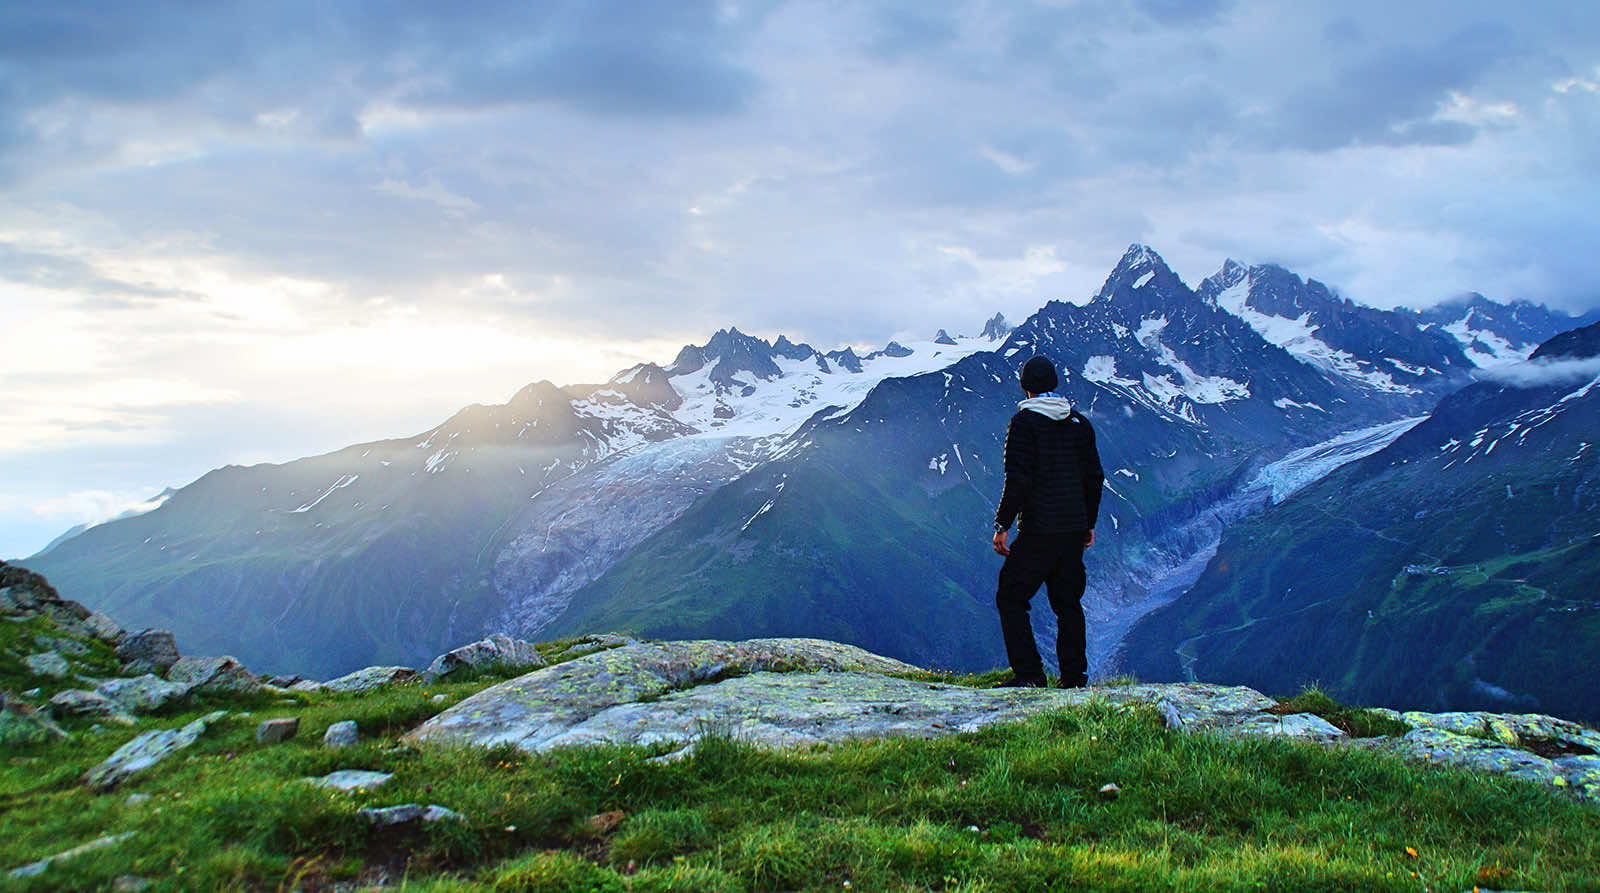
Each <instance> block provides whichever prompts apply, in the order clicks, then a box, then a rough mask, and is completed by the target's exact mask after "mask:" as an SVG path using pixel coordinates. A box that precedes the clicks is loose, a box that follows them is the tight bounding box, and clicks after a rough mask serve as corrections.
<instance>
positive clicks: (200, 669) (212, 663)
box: [167, 655, 261, 694]
mask: <svg viewBox="0 0 1600 893" xmlns="http://www.w3.org/2000/svg"><path fill="white" fill-rule="evenodd" d="M167 678H168V679H171V680H172V681H174V682H182V683H185V684H187V685H190V686H193V687H194V689H195V690H196V691H223V692H234V693H237V694H253V693H255V692H258V691H260V690H261V680H260V679H259V678H258V677H257V676H256V674H254V673H252V672H250V671H249V670H247V669H245V666H244V664H241V663H239V661H238V660H237V659H235V658H233V657H230V656H227V655H224V656H222V657H184V658H179V659H178V660H177V662H175V663H174V664H173V665H172V667H171V668H170V669H168V670H167Z"/></svg>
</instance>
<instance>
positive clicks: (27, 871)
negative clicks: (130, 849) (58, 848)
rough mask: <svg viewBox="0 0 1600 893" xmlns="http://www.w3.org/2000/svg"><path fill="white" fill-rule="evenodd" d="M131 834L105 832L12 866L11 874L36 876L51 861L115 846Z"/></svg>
mask: <svg viewBox="0 0 1600 893" xmlns="http://www.w3.org/2000/svg"><path fill="white" fill-rule="evenodd" d="M133 835H134V832H132V831H127V832H125V833H122V834H107V835H105V836H104V837H97V838H95V839H94V840H91V841H89V842H88V843H85V844H81V845H79V846H75V847H73V848H72V849H70V850H64V851H62V852H59V853H56V854H55V855H54V856H46V857H45V858H43V859H40V860H39V861H37V862H31V863H29V864H27V865H24V866H22V867H21V868H13V869H12V870H11V876H12V877H14V878H26V877H36V876H38V875H41V874H44V872H45V869H47V868H49V867H50V865H51V863H53V862H62V861H65V860H67V859H71V858H73V857H74V856H81V855H83V854H84V853H90V852H94V851H95V850H100V849H105V848H106V847H108V846H116V845H117V844H119V843H121V842H123V841H124V840H127V839H128V838H130V837H132V836H133Z"/></svg>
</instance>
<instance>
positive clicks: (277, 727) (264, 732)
mask: <svg viewBox="0 0 1600 893" xmlns="http://www.w3.org/2000/svg"><path fill="white" fill-rule="evenodd" d="M299 732H300V717H298V716H285V717H280V718H278V719H264V720H262V721H261V723H260V725H257V726H256V742H257V743H258V744H277V743H278V742H280V741H288V740H289V739H290V738H293V737H294V736H295V735H296V734H298V733H299Z"/></svg>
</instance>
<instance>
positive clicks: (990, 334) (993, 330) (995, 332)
mask: <svg viewBox="0 0 1600 893" xmlns="http://www.w3.org/2000/svg"><path fill="white" fill-rule="evenodd" d="M1014 328H1016V327H1015V326H1013V325H1012V324H1011V323H1009V322H1007V321H1006V315H1005V314H1004V313H996V314H995V315H994V316H991V317H989V321H988V322H986V323H984V324H983V332H982V333H981V334H980V335H979V337H981V338H987V339H989V340H990V341H999V340H1001V339H1003V338H1005V337H1006V336H1007V335H1009V334H1011V330H1012V329H1014Z"/></svg>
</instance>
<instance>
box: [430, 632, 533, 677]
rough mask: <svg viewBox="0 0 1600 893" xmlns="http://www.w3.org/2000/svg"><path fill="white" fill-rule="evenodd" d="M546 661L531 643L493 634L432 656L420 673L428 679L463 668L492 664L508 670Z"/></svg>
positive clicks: (453, 672) (444, 675)
mask: <svg viewBox="0 0 1600 893" xmlns="http://www.w3.org/2000/svg"><path fill="white" fill-rule="evenodd" d="M545 663H546V661H545V659H544V656H543V655H541V654H540V653H539V649H537V648H535V647H534V645H533V643H532V642H524V641H522V640H521V639H513V638H511V637H510V636H507V635H504V634H501V633H496V634H495V635H492V636H490V637H489V638H487V639H482V640H480V641H477V642H473V643H471V644H470V645H462V646H461V647H460V648H456V649H454V650H452V651H447V652H445V653H444V654H441V655H439V656H438V657H436V658H434V659H433V663H431V664H429V665H428V669H427V671H426V672H425V673H424V676H425V677H426V678H428V679H449V678H450V677H451V676H453V675H459V674H460V673H461V672H463V671H465V670H477V669H487V668H489V667H493V666H499V667H504V668H506V669H508V670H518V671H520V670H537V669H539V668H540V667H542V666H544V665H545Z"/></svg>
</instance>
